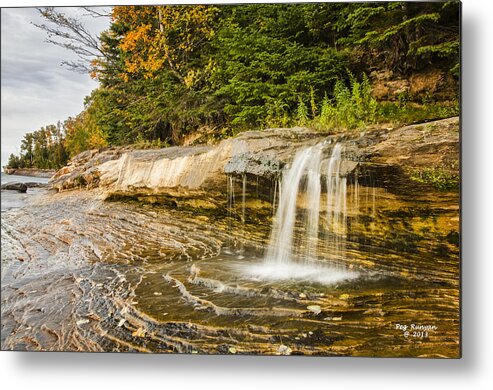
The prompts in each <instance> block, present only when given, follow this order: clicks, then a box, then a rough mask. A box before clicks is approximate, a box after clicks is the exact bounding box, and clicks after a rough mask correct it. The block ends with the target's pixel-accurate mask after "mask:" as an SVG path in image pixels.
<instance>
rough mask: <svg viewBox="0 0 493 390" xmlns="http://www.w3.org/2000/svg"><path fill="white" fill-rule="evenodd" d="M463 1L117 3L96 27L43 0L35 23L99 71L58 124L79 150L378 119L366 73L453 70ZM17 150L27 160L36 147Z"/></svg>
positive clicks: (67, 145) (70, 147) (66, 143)
mask: <svg viewBox="0 0 493 390" xmlns="http://www.w3.org/2000/svg"><path fill="white" fill-rule="evenodd" d="M459 11H460V4H459V3H458V2H455V1H448V2H427V3H420V2H413V3H409V2H378V3H307V4H245V5H180V6H115V7H113V8H112V9H111V12H110V27H109V29H108V30H107V31H105V32H103V33H102V34H101V35H100V36H99V37H93V36H92V35H91V34H90V33H89V32H88V31H87V30H86V29H85V28H84V25H83V24H81V23H80V22H79V21H77V20H76V19H73V18H68V17H66V16H65V15H63V14H61V13H59V12H57V11H56V9H54V8H45V9H41V10H40V12H41V14H42V16H44V17H45V19H46V20H47V24H46V25H42V26H40V27H41V28H42V29H44V30H45V31H46V32H47V33H48V35H49V37H50V39H51V41H52V42H54V43H55V44H58V45H61V46H63V47H65V48H67V49H69V50H72V51H74V52H75V53H76V54H78V55H79V58H80V59H81V61H80V62H78V63H70V64H68V65H69V66H71V67H72V68H73V69H76V70H83V71H87V72H89V73H90V74H91V76H92V77H94V78H96V79H97V80H98V81H99V87H98V88H97V89H95V90H94V91H93V92H92V94H91V96H89V97H87V98H86V102H85V109H84V111H83V112H82V113H81V114H79V115H78V116H77V117H76V118H70V119H68V120H67V121H66V122H65V123H64V125H63V126H62V127H63V131H64V140H63V147H64V150H65V151H66V152H67V153H69V154H70V155H74V154H76V153H78V152H79V151H82V150H84V149H87V148H93V147H104V146H107V145H126V144H130V143H135V142H142V141H144V142H149V143H153V144H155V145H158V146H166V145H173V144H180V143H182V142H183V140H184V139H185V138H186V136H187V135H188V134H190V133H194V132H199V133H200V132H203V133H207V134H210V133H212V134H215V135H216V136H218V137H222V136H228V135H230V134H233V133H235V132H236V131H238V130H241V129H246V128H252V127H255V128H259V127H260V128H261V127H265V126H289V125H293V124H299V123H305V124H306V123H308V122H307V121H310V120H315V119H317V120H318V122H317V123H318V125H320V126H326V127H327V126H335V125H337V126H341V127H344V126H346V127H351V126H359V125H361V124H364V123H368V122H372V121H377V120H378V115H379V111H378V107H377V102H376V101H375V99H374V98H373V97H372V95H371V85H370V83H371V80H369V79H368V78H367V75H369V74H370V73H371V72H374V71H381V70H388V71H391V72H392V74H394V75H396V77H397V76H402V77H406V76H408V75H410V74H412V73H413V72H419V71H422V70H423V69H428V68H430V67H431V68H437V69H441V70H443V71H445V72H449V73H450V74H452V75H454V77H456V78H457V77H458V72H459V48H460V44H459V42H460V41H459ZM91 12H93V13H95V15H96V16H101V14H100V13H99V12H98V11H97V10H95V9H92V11H91ZM351 107H353V108H351ZM344 110H346V111H347V110H350V111H351V110H352V111H351V112H349V111H347V112H346V111H344ZM342 111H344V112H343V113H342V114H341V112H342ZM382 112H383V111H382ZM427 115H428V114H427ZM430 115H435V114H430ZM329 117H333V118H336V119H335V120H330V118H329ZM384 119H386V118H384ZM23 153H24V154H23V156H24V157H23V158H24V160H25V159H26V158H27V160H25V161H24V163H27V161H28V160H29V161H30V162H29V164H33V161H32V159H31V155H32V153H33V152H31V151H30V149H29V148H28V147H27V146H26V148H24V149H23ZM26 156H29V157H26ZM43 161H44V160H43Z"/></svg>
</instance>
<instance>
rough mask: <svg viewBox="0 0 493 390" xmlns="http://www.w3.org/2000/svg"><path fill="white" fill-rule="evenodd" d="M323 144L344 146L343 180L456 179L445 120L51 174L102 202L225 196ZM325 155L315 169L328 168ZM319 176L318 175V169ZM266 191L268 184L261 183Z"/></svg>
mask: <svg viewBox="0 0 493 390" xmlns="http://www.w3.org/2000/svg"><path fill="white" fill-rule="evenodd" d="M321 142H324V143H326V144H327V145H329V146H328V149H329V148H330V144H333V143H335V142H342V143H344V147H345V160H344V161H343V166H342V167H341V170H342V172H344V174H345V175H348V176H350V175H352V174H358V175H359V178H360V180H363V181H365V180H367V181H368V180H370V179H371V181H372V182H374V184H375V185H377V186H383V187H384V186H386V183H387V185H389V186H390V183H392V184H393V185H392V186H393V187H395V183H396V182H402V183H404V182H406V180H408V179H409V177H410V176H411V175H412V173H413V171H419V170H420V169H425V168H430V167H433V168H436V169H438V170H440V172H447V173H450V174H456V173H458V155H459V120H458V118H450V119H445V120H440V121H435V122H430V123H427V124H420V125H412V126H406V127H403V128H398V129H390V128H388V129H375V130H368V131H365V132H362V133H360V132H353V133H346V134H344V135H328V134H323V133H320V132H316V131H313V130H310V129H306V128H292V129H268V130H264V131H250V132H245V133H242V134H240V135H239V136H237V137H235V138H230V139H227V140H224V141H222V142H220V143H219V144H217V145H215V146H189V147H171V148H166V149H159V150H131V149H128V148H112V149H108V150H104V151H101V152H98V151H96V150H91V151H87V152H84V153H81V154H80V155H78V156H76V157H75V158H74V159H73V160H72V161H71V162H70V164H69V165H68V166H67V167H64V168H63V169H61V170H60V171H58V172H57V173H56V174H55V175H54V176H53V178H52V180H51V185H52V187H53V188H55V189H56V190H58V191H65V190H71V189H78V188H95V187H99V188H101V189H103V190H104V191H105V192H106V193H108V194H126V195H131V194H137V193H138V194H149V195H156V194H171V195H177V194H190V193H193V192H197V191H201V190H205V189H207V190H211V189H216V190H220V191H223V190H224V188H226V178H227V175H246V176H247V180H249V181H252V180H254V179H255V180H264V181H272V179H275V178H277V177H278V176H279V174H280V172H281V171H282V169H283V167H284V166H285V165H286V164H289V163H290V162H291V161H292V159H293V157H294V155H295V154H296V151H297V150H300V149H302V148H303V147H307V146H311V145H315V144H317V143H321ZM327 160H328V155H327V156H326V159H325V161H323V162H322V164H327ZM322 170H324V169H323V168H322ZM266 183H267V182H266Z"/></svg>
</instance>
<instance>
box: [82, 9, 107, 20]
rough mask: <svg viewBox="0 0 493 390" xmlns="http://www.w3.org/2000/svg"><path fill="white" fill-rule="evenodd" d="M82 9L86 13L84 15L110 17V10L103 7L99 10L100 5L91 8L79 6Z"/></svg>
mask: <svg viewBox="0 0 493 390" xmlns="http://www.w3.org/2000/svg"><path fill="white" fill-rule="evenodd" d="M81 8H82V9H83V10H84V11H86V12H87V13H85V14H84V16H92V17H93V18H109V17H111V10H107V9H106V8H103V9H102V10H101V11H100V10H99V8H100V7H97V8H98V9H96V8H93V7H81Z"/></svg>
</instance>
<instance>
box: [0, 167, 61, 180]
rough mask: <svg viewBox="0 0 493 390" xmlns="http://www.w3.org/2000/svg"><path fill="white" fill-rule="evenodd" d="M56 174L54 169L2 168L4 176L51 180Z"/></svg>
mask: <svg viewBox="0 0 493 390" xmlns="http://www.w3.org/2000/svg"><path fill="white" fill-rule="evenodd" d="M56 172H57V170H56V169H38V168H9V167H3V173H5V174H6V175H18V176H32V177H42V178H47V179H49V178H51V177H52V176H53V175H54V174H55V173H56Z"/></svg>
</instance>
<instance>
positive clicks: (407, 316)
mask: <svg viewBox="0 0 493 390" xmlns="http://www.w3.org/2000/svg"><path fill="white" fill-rule="evenodd" d="M459 148H460V147H459V120H458V118H450V119H445V120H441V121H436V122H430V123H424V124H419V125H412V126H406V127H403V128H398V129H374V130H371V129H370V130H367V131H364V132H351V133H346V134H338V135H326V134H322V133H319V132H316V131H313V130H310V129H305V128H294V129H268V130H264V131H250V132H245V133H242V134H240V135H239V136H237V137H235V138H231V139H226V140H224V141H221V142H220V143H219V144H217V145H212V146H210V145H205V146H204V145H202V146H190V147H171V148H166V149H161V150H131V149H128V148H113V149H107V150H102V151H87V152H84V153H82V154H80V155H78V156H76V157H75V158H74V159H73V160H72V161H71V163H70V164H69V165H68V166H67V167H65V168H63V169H61V170H60V171H58V172H57V173H56V174H55V175H54V176H53V177H52V179H51V181H50V185H51V187H52V189H51V190H49V191H47V192H44V193H40V194H39V195H37V196H35V197H32V198H31V199H30V201H29V202H28V204H27V205H26V206H24V207H21V208H19V209H15V210H9V211H7V212H2V330H1V343H2V349H16V350H19V349H26V350H57V351H60V350H64V351H140V352H188V353H235V354H242V353H245V354H252V353H259V354H275V355H283V354H284V355H286V354H303V355H345V356H374V355H377V356H423V357H457V356H458V355H459V290H458V288H459V190H458V183H457V182H456V180H457V179H458V169H459V161H458V158H459ZM454 180H455V182H454ZM276 221H277V222H278V223H277V225H276ZM279 221H280V222H279ZM278 225H280V226H278ZM286 226H287V227H286ZM286 243H287V245H284V247H286V246H287V247H289V252H286V251H285V250H284V249H282V248H283V244H286ZM280 271H282V272H280ZM397 324H409V325H410V324H420V325H423V326H425V325H430V326H431V325H434V326H436V330H433V331H429V332H428V334H427V336H426V337H420V338H412V337H405V336H404V335H403V332H402V330H401V329H400V328H399V327H398V326H397Z"/></svg>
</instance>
